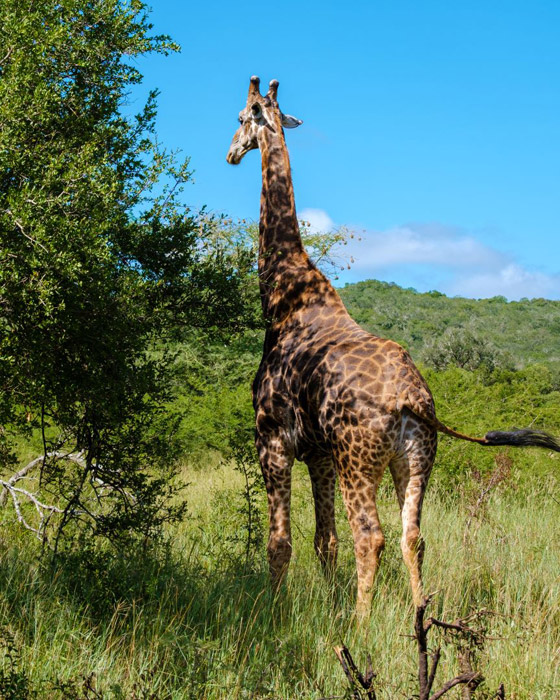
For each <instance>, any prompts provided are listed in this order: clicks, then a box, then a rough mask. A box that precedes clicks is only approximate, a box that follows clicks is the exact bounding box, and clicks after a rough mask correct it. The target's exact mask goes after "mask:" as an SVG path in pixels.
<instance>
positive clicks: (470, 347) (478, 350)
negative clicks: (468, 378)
mask: <svg viewBox="0 0 560 700" xmlns="http://www.w3.org/2000/svg"><path fill="white" fill-rule="evenodd" d="M423 357H424V360H425V362H426V363H427V364H429V365H430V366H431V367H434V369H437V370H444V369H447V367H449V366H450V365H454V366H455V367H460V368H462V369H467V370H471V371H472V370H475V369H481V368H482V369H484V370H486V372H493V371H494V370H495V369H498V368H503V369H513V362H512V360H511V358H509V357H508V356H507V355H506V353H504V352H502V351H501V350H500V349H499V348H497V347H496V346H495V345H494V344H493V343H491V342H490V341H488V340H485V339H484V338H480V337H479V336H477V335H475V334H474V333H471V332H470V331H468V330H466V329H462V328H461V329H458V328H448V329H447V330H446V331H445V332H444V334H443V335H442V336H441V337H440V338H438V339H437V340H435V341H432V342H431V343H429V344H427V345H426V347H425V348H424V352H423Z"/></svg>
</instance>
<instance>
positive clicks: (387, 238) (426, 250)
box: [353, 224, 510, 269]
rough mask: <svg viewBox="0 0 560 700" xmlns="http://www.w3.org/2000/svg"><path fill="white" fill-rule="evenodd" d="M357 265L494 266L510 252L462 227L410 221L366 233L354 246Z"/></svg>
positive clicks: (370, 267)
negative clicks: (470, 233)
mask: <svg viewBox="0 0 560 700" xmlns="http://www.w3.org/2000/svg"><path fill="white" fill-rule="evenodd" d="M353 255H354V258H355V260H356V268H369V269H376V268H385V267H389V266H394V265H408V264H414V265H418V264H423V265H438V266H444V267H452V268H469V267H473V266H475V267H482V268H495V267H496V266H499V265H501V264H505V263H506V262H509V260H510V258H509V256H506V255H504V254H502V253H499V252H498V251H495V250H493V249H492V248H489V247H488V246H486V245H484V244H483V243H481V242H480V241H478V240H476V238H473V237H472V236H468V235H466V234H465V233H463V232H462V231H461V230H460V229H456V228H452V227H450V226H442V225H440V224H410V225H407V226H397V227H394V228H390V229H388V230H386V231H371V232H367V233H365V234H363V236H362V240H361V241H360V242H359V243H357V244H356V246H355V247H354V246H353Z"/></svg>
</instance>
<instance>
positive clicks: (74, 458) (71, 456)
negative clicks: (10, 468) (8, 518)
mask: <svg viewBox="0 0 560 700" xmlns="http://www.w3.org/2000/svg"><path fill="white" fill-rule="evenodd" d="M83 454H84V453H83V452H47V453H46V454H44V455H41V456H40V457H36V458H35V459H32V460H31V462H28V464H26V465H25V467H23V468H22V469H20V470H19V471H18V472H16V473H15V474H14V475H13V476H11V477H10V478H9V479H8V481H7V482H6V481H0V484H2V486H3V487H4V488H3V489H2V492H1V493H0V507H1V506H4V505H6V501H7V499H8V493H9V492H10V490H11V487H12V486H15V484H17V482H18V481H19V480H20V479H23V478H24V477H25V476H27V474H28V473H29V472H30V471H31V470H32V469H34V468H35V467H38V466H39V465H40V464H42V465H44V464H45V462H46V460H47V459H67V460H70V461H71V462H76V464H79V465H80V466H81V467H83V466H84V464H85V461H84V457H83Z"/></svg>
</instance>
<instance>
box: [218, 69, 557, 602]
mask: <svg viewBox="0 0 560 700" xmlns="http://www.w3.org/2000/svg"><path fill="white" fill-rule="evenodd" d="M277 88H278V83H277V81H272V82H271V83H270V89H269V92H268V94H267V95H266V96H264V97H263V96H262V95H261V94H260V91H259V80H258V78H256V77H253V78H251V84H250V88H249V96H248V100H247V105H246V107H245V109H244V110H243V111H242V112H241V113H240V115H239V121H240V124H241V126H240V127H239V129H238V131H237V132H236V134H235V135H234V137H233V141H232V144H231V147H230V150H229V152H228V156H227V160H228V162H229V163H231V164H237V163H239V162H240V161H241V159H242V158H243V157H244V155H245V154H246V153H247V152H248V151H250V150H253V149H256V148H258V149H260V151H261V160H262V178H263V187H262V194H261V215H260V223H259V283H260V291H261V301H262V307H263V313H264V316H265V320H266V323H267V330H266V335H265V341H264V347H263V356H262V360H261V364H260V367H259V369H258V372H257V375H256V377H255V381H254V384H253V402H254V407H255V416H256V446H257V451H258V454H259V459H260V463H261V467H262V471H263V476H264V481H265V485H266V490H267V497H268V514H269V523H270V535H269V541H268V560H269V567H270V573H271V577H272V581H273V583H274V584H275V585H279V583H280V582H281V581H282V578H283V577H284V575H285V573H286V570H287V567H288V564H289V561H290V557H291V552H292V544H291V530H290V492H291V469H292V465H293V461H294V459H295V458H297V459H299V460H302V461H304V462H305V463H306V464H307V466H308V468H309V474H310V478H311V484H312V489H313V497H314V501H315V517H316V533H315V549H316V552H317V555H318V557H319V560H320V562H321V564H322V566H323V568H324V570H325V573H326V574H327V575H331V574H332V572H333V570H334V567H335V565H336V556H337V534H336V526H335V518H334V495H335V481H336V478H337V477H338V479H339V481H340V487H341V490H342V495H343V499H344V503H345V506H346V511H347V514H348V519H349V522H350V526H351V529H352V534H353V538H354V551H355V555H356V567H357V574H358V596H357V608H358V611H359V613H361V614H362V615H363V614H366V613H367V612H368V610H369V608H370V604H371V595H372V586H373V580H374V577H375V573H376V571H377V567H378V564H379V558H380V555H381V552H382V550H383V546H384V537H383V533H382V530H381V524H380V522H379V517H378V514H377V508H376V493H377V488H378V486H379V482H380V480H381V477H382V475H383V473H384V471H385V469H386V468H387V467H389V469H390V471H391V475H392V477H393V481H394V484H395V488H396V492H397V497H398V501H399V506H400V509H401V516H402V525H403V534H402V538H401V549H402V553H403V558H404V561H405V564H406V566H407V568H408V570H409V574H410V580H411V586H412V593H413V598H414V602H415V604H416V605H417V606H419V605H421V604H422V602H423V590H422V577H421V567H422V556H423V551H424V545H423V542H422V538H421V535H420V518H421V512H422V502H423V498H424V493H425V489H426V485H427V482H428V477H429V475H430V471H431V469H432V465H433V462H434V458H435V454H436V445H437V432H438V431H441V432H444V433H447V434H448V435H451V436H453V437H458V438H462V439H466V440H471V441H473V442H477V443H479V444H482V445H501V444H510V445H537V446H541V447H546V448H548V449H554V450H558V451H560V444H559V443H558V442H557V441H555V440H554V439H553V438H551V437H550V436H548V435H547V434H546V433H540V432H538V431H532V430H521V431H515V432H510V433H505V432H494V433H488V434H487V435H486V436H485V437H484V438H474V437H470V436H466V435H462V434H461V433H458V432H456V431H455V430H452V429H450V428H448V427H447V426H445V425H443V424H442V423H440V422H439V421H438V420H437V418H436V414H435V408H434V402H433V398H432V395H431V393H430V390H429V388H428V386H427V385H426V383H425V381H424V379H423V377H422V376H421V374H420V372H419V371H418V370H417V368H416V367H415V365H414V363H413V362H412V359H411V358H410V356H409V354H408V353H407V352H406V351H405V350H404V349H403V348H402V347H400V346H399V345H398V344H397V343H394V342H393V341H391V340H384V339H382V338H379V337H377V336H374V335H372V334H370V333H368V332H366V331H365V330H363V329H362V328H360V327H359V326H358V325H357V324H356V323H355V321H353V320H352V318H351V317H350V316H349V314H348V313H347V311H346V309H345V307H344V305H343V303H342V301H341V299H340V297H339V296H338V294H337V292H336V290H335V289H334V288H333V286H332V285H331V284H330V282H329V281H328V280H327V279H326V277H325V276H324V275H323V274H322V273H321V272H320V271H319V270H318V269H317V268H316V267H315V265H314V264H313V263H312V262H311V260H310V259H309V257H308V255H307V253H306V252H305V250H304V248H303V245H302V242H301V237H300V233H299V223H298V220H297V217H296V210H295V201H294V194H293V186H292V178H291V172H290V163H289V157H288V152H287V149H286V144H285V140H284V132H283V128H282V127H289V128H290V127H291V128H293V127H295V126H298V125H299V124H301V122H300V121H299V120H297V119H295V118H294V117H290V116H288V115H284V114H282V112H281V111H280V109H279V107H278V102H277V100H276V93H277Z"/></svg>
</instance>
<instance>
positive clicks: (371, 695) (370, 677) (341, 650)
mask: <svg viewBox="0 0 560 700" xmlns="http://www.w3.org/2000/svg"><path fill="white" fill-rule="evenodd" d="M334 653H335V654H336V656H337V658H338V660H339V661H340V665H341V666H342V670H343V671H344V673H345V674H346V677H347V678H348V682H349V683H350V687H351V688H352V697H353V698H354V699H355V700H361V698H362V692H361V690H360V686H361V688H362V690H365V691H366V695H365V697H366V698H367V700H376V698H377V696H376V694H375V690H374V689H373V688H372V684H373V681H374V679H375V673H374V672H373V668H372V665H371V656H369V654H368V668H367V671H366V675H365V677H364V676H363V675H362V673H361V672H360V671H359V670H358V667H357V666H356V664H355V662H354V659H353V658H352V655H351V654H350V652H349V651H348V648H347V647H346V646H344V644H343V645H342V646H337V647H334Z"/></svg>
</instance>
